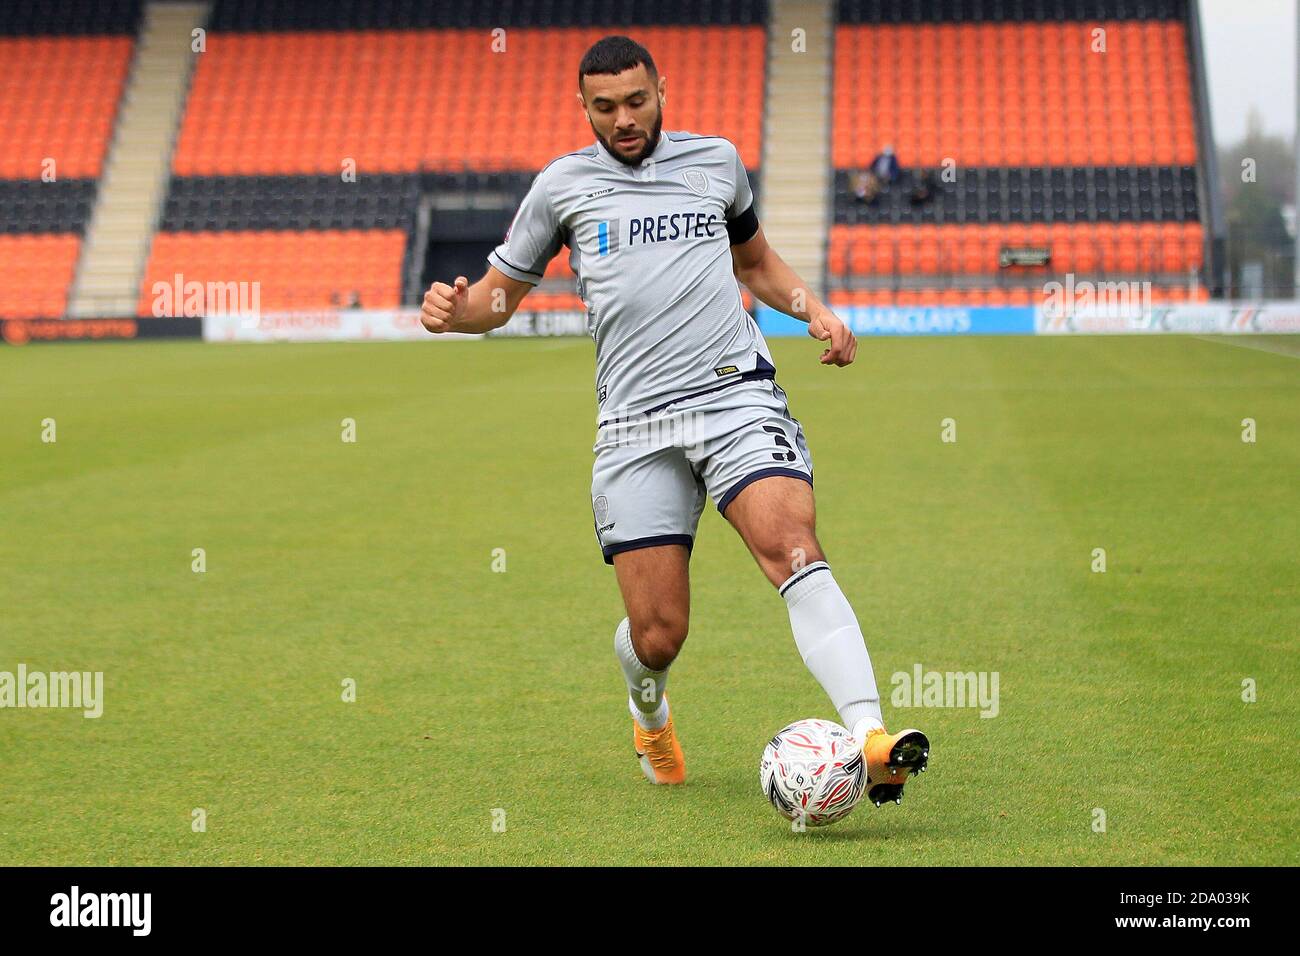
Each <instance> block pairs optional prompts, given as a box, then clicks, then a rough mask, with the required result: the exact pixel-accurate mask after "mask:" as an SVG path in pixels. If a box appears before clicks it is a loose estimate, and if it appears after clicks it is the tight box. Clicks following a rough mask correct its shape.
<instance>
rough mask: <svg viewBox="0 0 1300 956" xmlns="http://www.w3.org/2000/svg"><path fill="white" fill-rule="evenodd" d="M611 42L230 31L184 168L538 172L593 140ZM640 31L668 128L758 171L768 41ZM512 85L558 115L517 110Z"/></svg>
mask: <svg viewBox="0 0 1300 956" xmlns="http://www.w3.org/2000/svg"><path fill="white" fill-rule="evenodd" d="M606 32H608V31H606V30H605V29H603V28H599V27H581V28H567V29H554V30H541V29H528V28H516V29H512V30H510V31H509V34H508V37H507V47H506V50H505V52H501V53H497V52H493V50H492V37H491V35H490V33H488V32H486V31H480V30H464V31H457V30H393V31H385V30H368V31H337V32H327V31H321V32H307V33H260V34H227V35H224V36H222V37H221V42H220V43H213V44H212V45H211V46H210V48H209V50H208V52H207V53H205V54H204V55H203V56H202V57H200V58H199V61H198V66H197V69H196V72H195V76H194V83H193V87H192V91H191V93H190V98H189V104H188V107H187V109H186V113H185V118H184V121H183V124H182V127H181V131H180V136H179V139H178V143H177V149H176V152H175V156H174V159H173V171H174V172H175V173H176V174H177V175H181V176H188V175H230V174H236V175H238V174H243V175H249V174H271V173H337V172H338V171H339V170H340V169H341V168H342V163H343V162H344V161H345V160H347V159H351V160H354V161H355V162H356V165H357V169H358V170H360V171H373V172H381V171H382V172H394V171H416V170H424V169H428V170H456V169H462V168H469V169H475V170H479V171H492V170H511V169H518V170H534V169H539V168H541V167H542V166H544V165H545V164H546V163H547V162H549V161H550V160H551V159H553V158H554V157H555V156H557V155H560V154H562V153H565V152H568V151H570V150H573V149H577V148H581V147H582V146H584V145H586V144H587V143H589V142H590V141H591V138H592V134H591V129H590V127H589V126H588V124H587V121H586V119H585V117H584V114H583V113H582V112H581V110H580V109H579V107H578V104H577V103H576V101H575V99H574V94H575V92H576V89H575V83H576V77H575V72H576V68H575V64H576V63H577V62H578V61H579V60H580V59H581V57H582V54H583V52H584V51H585V50H586V48H587V47H588V46H590V45H591V43H593V42H594V41H595V40H597V39H598V38H599V37H601V36H603V35H604V34H605V33H606ZM638 37H639V38H640V39H641V41H642V42H644V43H645V44H646V45H647V46H648V47H649V48H650V49H652V50H654V51H655V56H656V58H657V60H656V62H657V64H658V66H659V69H660V72H661V74H662V75H663V76H665V77H666V78H667V80H668V104H669V105H668V111H669V112H668V117H669V118H668V123H667V125H668V128H669V129H684V130H691V131H694V132H700V133H717V134H719V135H724V136H727V137H729V138H730V139H732V140H733V141H734V142H735V143H736V146H737V148H738V149H739V150H740V154H741V158H742V160H743V161H744V163H745V165H746V166H747V167H749V168H751V169H752V168H755V167H757V166H758V164H759V144H760V133H761V128H762V108H763V84H764V75H765V71H764V65H763V61H764V47H765V44H766V35H765V31H764V30H763V29H762V28H761V27H740V26H710V27H675V26H655V27H645V28H643V29H641V30H639V31H638ZM723 50H725V51H727V55H726V56H725V57H719V56H718V52H719V51H723ZM324 76H327V77H329V78H330V81H329V82H328V83H322V82H321V77H324ZM510 91H518V93H519V96H520V97H526V99H527V102H528V103H530V104H546V107H547V108H545V109H539V110H535V111H533V110H527V111H525V110H502V109H501V104H502V102H503V101H509V100H510ZM503 93H504V94H505V96H504V98H503Z"/></svg>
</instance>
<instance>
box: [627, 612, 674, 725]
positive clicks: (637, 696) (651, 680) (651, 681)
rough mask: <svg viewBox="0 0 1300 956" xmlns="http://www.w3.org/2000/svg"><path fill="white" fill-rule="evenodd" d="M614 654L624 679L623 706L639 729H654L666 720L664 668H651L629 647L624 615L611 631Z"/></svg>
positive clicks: (629, 636) (629, 637)
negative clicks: (625, 702)
mask: <svg viewBox="0 0 1300 956" xmlns="http://www.w3.org/2000/svg"><path fill="white" fill-rule="evenodd" d="M614 653H615V654H616V655H617V656H618V663H619V666H620V667H622V668H623V677H624V678H625V679H626V680H627V709H628V710H630V711H631V712H632V716H633V718H635V720H636V722H637V723H638V724H640V725H641V727H642V729H644V730H658V729H659V728H660V727H662V726H663V725H664V724H666V723H668V701H667V699H666V698H665V697H664V685H665V684H667V683H668V668H666V667H665V668H664V669H663V670H661V671H652V670H651V669H650V668H648V667H646V666H645V664H643V663H641V658H639V657H637V656H636V648H634V647H633V646H632V625H631V623H630V622H629V621H628V619H627V618H623V620H622V621H620V622H619V625H618V630H616V631H615V632H614Z"/></svg>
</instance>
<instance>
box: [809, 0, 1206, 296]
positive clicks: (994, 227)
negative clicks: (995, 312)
mask: <svg viewBox="0 0 1300 956" xmlns="http://www.w3.org/2000/svg"><path fill="white" fill-rule="evenodd" d="M1188 18H1189V10H1188V7H1187V4H1186V3H1185V2H1183V0H1079V2H1071V3H1064V2H1056V0H1020V2H1015V3H1010V2H1006V3H1003V2H979V0H969V2H966V0H928V2H902V0H840V3H839V25H838V26H837V29H836V51H835V81H834V82H835V102H836V104H837V106H838V107H839V109H837V111H836V114H835V122H834V133H833V136H834V143H833V150H832V155H833V162H834V165H835V167H836V170H835V187H834V225H833V226H832V227H831V235H830V244H829V253H828V263H827V266H828V273H829V276H830V287H831V289H832V290H833V292H832V296H831V298H832V301H835V302H862V301H866V300H871V301H883V300H885V299H888V298H889V296H890V295H895V296H901V297H902V298H900V299H899V300H898V301H903V299H916V297H918V296H919V297H920V299H921V300H923V301H933V302H957V301H962V302H966V303H968V304H972V303H978V302H981V301H985V302H987V301H993V302H996V303H1000V302H1002V301H1003V300H1008V301H1013V302H1014V301H1021V300H1024V299H1025V296H1024V295H1023V294H1022V293H1023V292H1024V290H1026V289H1041V288H1042V286H1043V283H1044V282H1045V281H1047V280H1050V279H1051V278H1054V277H1057V276H1059V275H1061V274H1064V273H1067V272H1072V273H1075V274H1076V275H1077V276H1079V277H1080V278H1084V277H1094V278H1108V279H1120V278H1144V279H1146V278H1150V279H1152V280H1153V281H1154V282H1155V284H1156V286H1157V289H1158V290H1160V291H1159V294H1161V295H1165V296H1168V297H1174V298H1179V297H1185V296H1186V295H1187V294H1188V293H1187V292H1186V291H1185V290H1186V289H1187V287H1188V284H1189V281H1188V280H1189V276H1191V275H1197V276H1198V277H1200V276H1201V274H1202V273H1203V270H1204V268H1205V265H1206V262H1205V247H1206V235H1205V229H1204V225H1203V221H1202V220H1203V217H1202V205H1203V203H1202V199H1201V190H1202V186H1201V184H1202V183H1203V182H1204V173H1203V171H1202V168H1201V165H1200V159H1201V158H1200V156H1199V150H1198V140H1197V126H1196V119H1197V110H1196V104H1195V96H1194V83H1195V79H1196V76H1195V71H1194V69H1193V64H1192V60H1191V57H1190V56H1189V49H1190V47H1189V19H1188ZM886 145H890V146H892V147H893V148H894V151H895V154H896V155H897V156H898V157H899V159H900V160H901V162H902V164H903V166H904V167H905V169H904V172H903V174H902V176H901V177H900V178H899V179H898V180H897V181H896V182H894V183H892V184H891V185H890V186H889V188H888V189H887V190H885V191H884V192H883V193H881V194H880V195H878V196H877V197H875V198H874V200H872V199H870V197H869V196H868V197H867V199H866V200H865V201H864V200H863V199H860V198H859V197H858V196H857V195H856V194H855V189H854V183H855V182H857V181H859V180H858V179H857V177H858V176H859V175H860V171H861V170H864V169H866V168H867V167H869V166H870V164H871V162H872V160H873V158H874V157H875V156H876V155H877V154H878V153H879V152H880V151H881V150H882V149H883V148H884V147H885V146H886ZM920 183H925V185H926V186H927V187H928V193H929V195H928V198H926V199H925V200H922V201H918V200H917V199H915V198H914V197H913V191H914V188H915V187H916V186H917V185H918V184H920ZM1018 250H1026V251H1032V252H1034V253H1036V254H1037V255H1038V257H1039V258H1040V259H1042V260H1045V261H1043V262H1041V264H1030V263H1032V262H1034V259H1033V258H1032V257H1031V258H1030V259H1029V260H1022V259H1019V258H1018V257H1017V256H1016V255H1015V252H1016V251H1018ZM1191 294H1192V295H1194V296H1196V297H1202V296H1204V294H1205V292H1204V290H1203V289H1202V290H1201V291H1199V292H1195V293H1191Z"/></svg>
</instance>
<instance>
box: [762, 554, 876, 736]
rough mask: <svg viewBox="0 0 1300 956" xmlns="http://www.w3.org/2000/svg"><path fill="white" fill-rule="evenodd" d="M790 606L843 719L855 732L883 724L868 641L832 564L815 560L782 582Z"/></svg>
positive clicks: (803, 651) (811, 662) (805, 649)
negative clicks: (841, 587)
mask: <svg viewBox="0 0 1300 956" xmlns="http://www.w3.org/2000/svg"><path fill="white" fill-rule="evenodd" d="M780 593H781V596H782V597H783V598H785V603H786V605H787V607H789V609H790V629H791V630H792V631H794V643H795V646H796V647H798V648H799V655H800V656H801V657H802V658H803V662H804V664H806V665H807V666H808V669H809V670H810V671H812V675H813V677H815V678H817V682H818V683H819V684H821V685H822V689H823V690H824V691H826V693H827V695H829V696H830V699H831V703H833V704H834V705H835V709H836V710H837V711H839V715H840V721H841V722H842V723H843V724H844V726H845V728H846V729H848V730H849V731H850V732H851V733H853V735H854V736H855V737H859V738H863V737H865V735H866V733H867V731H869V730H871V729H872V728H873V727H883V726H884V721H882V720H881V717H880V692H879V691H878V690H877V689H876V675H875V672H874V671H872V669H871V658H870V657H869V656H868V654H867V643H866V641H865V640H864V639H863V637H862V629H861V628H860V627H858V619H857V617H856V616H855V615H854V614H853V608H851V607H850V606H849V602H848V599H847V598H845V597H844V592H842V591H841V590H840V586H839V585H838V584H836V583H835V578H834V577H832V576H831V569H830V565H828V564H827V563H826V562H825V561H815V562H813V563H812V564H810V565H808V566H807V567H806V568H801V569H800V570H798V571H796V572H795V573H794V574H792V575H790V577H789V578H788V579H787V580H786V582H785V583H784V584H782V585H781V587H780Z"/></svg>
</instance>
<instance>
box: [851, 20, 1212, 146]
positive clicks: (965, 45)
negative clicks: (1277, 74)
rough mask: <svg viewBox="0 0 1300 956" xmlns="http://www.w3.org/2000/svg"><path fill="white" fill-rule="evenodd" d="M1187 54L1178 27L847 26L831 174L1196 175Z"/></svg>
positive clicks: (1181, 29) (1168, 24)
mask: <svg viewBox="0 0 1300 956" xmlns="http://www.w3.org/2000/svg"><path fill="white" fill-rule="evenodd" d="M1098 26H1100V27H1102V28H1104V29H1105V30H1106V52H1105V53H1094V52H1092V49H1091V43H1092V30H1093V29H1094V28H1095V27H1098ZM1186 42H1187V41H1186V32H1185V29H1184V27H1183V24H1182V23H1181V22H1142V21H1112V22H1106V23H1101V24H1094V23H1084V22H1072V23H1031V22H1021V23H1015V22H1010V23H944V24H909V25H895V24H888V25H852V24H843V25H841V26H839V27H838V28H837V30H836V34H835V100H834V102H835V103H836V114H835V119H834V127H835V129H834V142H833V149H832V162H833V164H834V165H835V166H836V167H837V168H850V167H860V166H865V165H866V164H868V163H870V162H871V159H872V157H874V156H875V155H876V154H877V153H878V152H879V151H880V148H881V147H882V146H883V145H885V144H886V143H889V144H892V145H893V146H894V148H895V150H896V152H897V154H898V156H899V157H900V159H901V160H902V161H903V162H904V163H906V164H909V165H912V166H939V165H941V164H942V162H943V161H944V160H945V159H952V160H953V161H955V162H956V163H957V164H958V165H959V166H1033V165H1056V166H1065V165H1075V166H1131V165H1191V164H1193V163H1195V161H1196V137H1195V129H1194V125H1193V115H1194V114H1193V111H1192V96H1191V82H1190V76H1191V71H1190V66H1189V63H1188V59H1187V51H1186Z"/></svg>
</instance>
